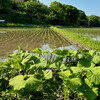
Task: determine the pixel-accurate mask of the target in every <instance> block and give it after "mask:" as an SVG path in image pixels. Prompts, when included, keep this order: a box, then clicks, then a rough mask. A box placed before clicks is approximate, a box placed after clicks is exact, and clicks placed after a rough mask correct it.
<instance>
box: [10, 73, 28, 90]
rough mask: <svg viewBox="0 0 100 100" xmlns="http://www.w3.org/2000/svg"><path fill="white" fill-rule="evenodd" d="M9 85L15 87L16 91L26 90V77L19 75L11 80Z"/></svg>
mask: <svg viewBox="0 0 100 100" xmlns="http://www.w3.org/2000/svg"><path fill="white" fill-rule="evenodd" d="M9 85H11V86H13V87H14V90H20V89H23V88H25V85H26V82H25V80H24V76H23V75H18V76H16V77H14V78H11V79H10V80H9Z"/></svg>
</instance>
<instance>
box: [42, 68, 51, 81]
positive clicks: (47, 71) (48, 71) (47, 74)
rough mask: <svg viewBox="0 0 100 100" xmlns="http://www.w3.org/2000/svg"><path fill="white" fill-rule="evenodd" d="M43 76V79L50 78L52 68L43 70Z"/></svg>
mask: <svg viewBox="0 0 100 100" xmlns="http://www.w3.org/2000/svg"><path fill="white" fill-rule="evenodd" d="M44 78H45V79H51V78H52V70H50V69H47V70H45V71H44Z"/></svg>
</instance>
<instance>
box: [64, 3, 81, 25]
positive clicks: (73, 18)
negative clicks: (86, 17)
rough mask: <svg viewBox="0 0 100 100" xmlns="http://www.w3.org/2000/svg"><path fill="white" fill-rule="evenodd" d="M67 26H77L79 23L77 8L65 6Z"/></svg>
mask: <svg viewBox="0 0 100 100" xmlns="http://www.w3.org/2000/svg"><path fill="white" fill-rule="evenodd" d="M64 7H65V24H66V25H76V23H77V21H78V15H79V11H78V9H77V8H75V7H73V6H70V5H65V4H64Z"/></svg>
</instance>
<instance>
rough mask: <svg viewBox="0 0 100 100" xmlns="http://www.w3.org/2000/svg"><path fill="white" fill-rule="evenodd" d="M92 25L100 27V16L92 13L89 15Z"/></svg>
mask: <svg viewBox="0 0 100 100" xmlns="http://www.w3.org/2000/svg"><path fill="white" fill-rule="evenodd" d="M88 19H89V23H90V26H92V27H98V26H100V18H99V17H98V16H96V15H91V16H89V17H88Z"/></svg>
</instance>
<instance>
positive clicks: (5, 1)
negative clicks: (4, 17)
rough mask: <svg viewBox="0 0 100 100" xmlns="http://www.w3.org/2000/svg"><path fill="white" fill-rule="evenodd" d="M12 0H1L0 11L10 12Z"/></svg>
mask: <svg viewBox="0 0 100 100" xmlns="http://www.w3.org/2000/svg"><path fill="white" fill-rule="evenodd" d="M11 6H12V1H11V0H0V12H1V14H2V13H8V12H9V11H10V10H11Z"/></svg>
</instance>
